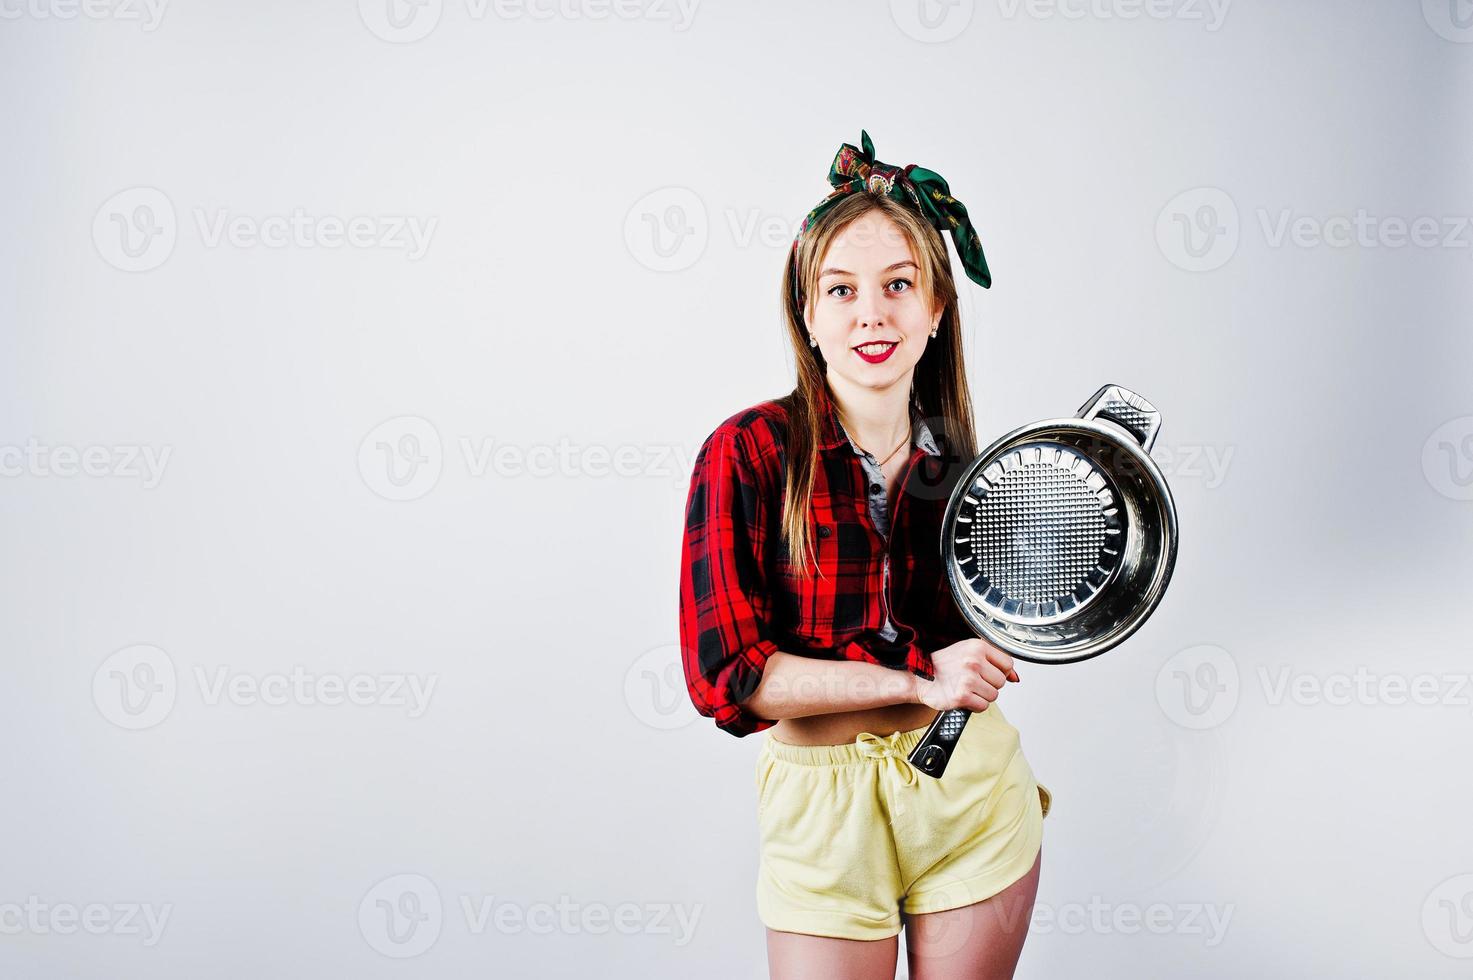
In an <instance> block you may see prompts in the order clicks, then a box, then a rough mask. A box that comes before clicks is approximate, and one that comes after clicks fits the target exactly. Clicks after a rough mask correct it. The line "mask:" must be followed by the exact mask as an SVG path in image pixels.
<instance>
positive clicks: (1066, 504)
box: [942, 406, 1176, 662]
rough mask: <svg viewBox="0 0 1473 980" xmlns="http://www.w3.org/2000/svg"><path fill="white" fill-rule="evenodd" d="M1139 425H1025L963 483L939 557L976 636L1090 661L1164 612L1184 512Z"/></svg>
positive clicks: (1027, 653) (1033, 652) (1033, 655)
mask: <svg viewBox="0 0 1473 980" xmlns="http://www.w3.org/2000/svg"><path fill="white" fill-rule="evenodd" d="M1124 407H1125V408H1128V407H1129V406H1124ZM1132 421H1137V420H1135V419H1133V418H1131V417H1129V416H1127V419H1126V421H1125V422H1124V423H1117V422H1115V421H1101V420H1094V419H1054V420H1050V421H1048V422H1040V423H1036V424H1035V425H1032V426H1026V427H1024V428H1023V429H1019V430H1017V431H1015V432H1013V433H1010V434H1009V435H1007V436H1004V437H1003V438H1002V439H1000V440H998V442H997V443H994V444H993V446H991V447H989V449H988V450H987V451H986V452H984V453H983V454H982V455H980V456H978V457H977V459H975V460H974V461H973V462H972V464H971V465H970V467H969V468H968V471H967V472H966V473H965V474H963V478H962V480H961V481H960V482H959V483H958V484H957V486H956V488H955V490H954V491H953V493H952V498H951V501H950V503H949V506H948V508H947V517H946V522H945V526H944V532H943V539H942V551H943V558H944V560H945V564H946V568H947V575H948V578H949V579H950V582H951V586H952V592H953V594H954V595H955V596H956V598H957V604H958V606H959V607H960V608H961V610H962V613H963V615H965V616H966V618H967V620H968V621H969V622H970V623H971V625H972V627H973V628H974V629H975V630H976V631H977V633H978V634H979V635H981V636H985V637H987V638H989V639H990V640H992V642H993V643H995V644H996V645H998V646H1000V647H1002V648H1003V649H1005V650H1007V651H1009V652H1010V653H1012V654H1014V655H1015V656H1018V657H1021V658H1022V659H1024V660H1033V661H1037V662H1068V661H1073V660H1082V659H1085V658H1087V657H1092V656H1095V655H1096V654H1098V653H1102V652H1104V651H1105V650H1107V649H1109V648H1110V647H1111V646H1114V645H1115V644H1116V643H1119V642H1120V641H1121V640H1123V639H1124V638H1125V637H1126V636H1128V635H1129V634H1130V633H1131V632H1133V631H1134V630H1135V628H1136V627H1137V626H1139V625H1140V623H1141V622H1142V621H1144V619H1145V618H1146V616H1148V615H1149V614H1150V612H1151V611H1152V610H1153V609H1154V608H1155V606H1156V604H1157V602H1158V601H1159V600H1160V597H1161V594H1162V593H1163V592H1164V590H1165V587H1166V582H1167V581H1168V579H1169V578H1170V575H1171V569H1172V565H1173V564H1174V561H1175V556H1176V514H1175V510H1174V507H1173V505H1172V502H1171V495H1170V491H1169V490H1168V489H1167V487H1166V483H1165V480H1164V479H1163V478H1162V477H1161V474H1160V471H1159V470H1158V469H1157V468H1156V466H1155V464H1154V463H1153V462H1152V461H1151V459H1150V457H1149V456H1148V455H1147V454H1146V453H1145V452H1143V451H1142V450H1141V449H1140V448H1139V445H1138V437H1137V433H1136V432H1135V431H1134V430H1135V428H1136V427H1135V426H1134V425H1131V424H1130V422H1132ZM1139 421H1140V422H1141V424H1145V423H1147V422H1149V418H1143V419H1142V420H1139Z"/></svg>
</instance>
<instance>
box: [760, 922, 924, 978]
mask: <svg viewBox="0 0 1473 980" xmlns="http://www.w3.org/2000/svg"><path fill="white" fill-rule="evenodd" d="M899 950H900V937H899V936H891V937H890V938H889V939H873V940H866V939H832V938H830V937H828V936H809V935H804V934H803V933H797V932H778V931H777V930H776V929H768V930H767V974H768V976H769V977H771V978H772V980H895V962H896V957H897V955H898V953H899Z"/></svg>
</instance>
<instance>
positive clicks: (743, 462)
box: [680, 426, 778, 737]
mask: <svg viewBox="0 0 1473 980" xmlns="http://www.w3.org/2000/svg"><path fill="white" fill-rule="evenodd" d="M742 444H743V440H742V433H741V430H739V429H735V428H731V427H728V426H723V427H721V428H719V429H717V430H716V431H715V432H713V433H712V434H711V436H710V437H709V438H707V440H706V442H705V443H704V444H703V445H702V446H701V449H700V451H699V452H698V453H697V454H696V460H695V468H694V471H693V473H692V475H691V483H690V493H689V495H688V496H687V498H686V507H685V542H684V550H683V553H682V557H681V565H680V650H681V660H682V662H683V664H684V667H685V677H686V687H687V689H688V690H689V692H690V696H691V701H692V702H694V704H695V706H696V710H697V711H699V712H700V713H701V714H702V715H704V716H705V717H708V718H714V719H715V721H716V725H717V726H718V727H719V728H721V729H722V730H724V731H727V732H730V733H731V734H732V735H735V736H737V737H741V736H744V735H750V734H753V733H756V732H760V731H763V730H765V729H768V728H771V727H772V726H773V725H775V724H777V722H776V721H775V720H772V719H767V718H760V717H758V716H757V715H754V714H753V713H752V712H751V711H750V710H749V709H748V708H746V707H745V706H744V705H743V704H742V703H741V702H742V700H743V699H744V698H747V697H749V696H750V695H751V694H752V692H754V691H755V690H756V689H757V685H758V682H759V681H761V679H762V670H763V668H764V667H765V666H766V664H767V661H768V660H769V659H770V658H771V657H772V655H773V654H774V653H776V652H777V651H778V646H777V643H776V642H774V640H773V635H772V630H771V626H770V622H771V621H770V618H769V617H770V615H771V611H772V598H771V595H770V593H769V591H768V583H767V582H766V572H765V570H764V564H763V560H762V558H763V555H764V554H765V547H766V542H767V534H768V528H769V527H770V524H769V518H770V517H771V516H772V515H771V514H770V513H769V511H770V503H769V501H768V500H767V499H765V497H764V494H763V492H762V487H761V485H760V484H759V482H758V480H757V479H756V476H755V474H754V471H753V467H752V465H751V463H750V462H749V460H748V458H747V457H746V456H745V455H744V453H743V450H742Z"/></svg>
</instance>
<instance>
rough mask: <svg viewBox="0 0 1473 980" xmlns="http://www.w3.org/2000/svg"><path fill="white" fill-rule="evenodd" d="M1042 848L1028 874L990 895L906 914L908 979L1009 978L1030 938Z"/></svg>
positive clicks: (985, 979) (961, 979)
mask: <svg viewBox="0 0 1473 980" xmlns="http://www.w3.org/2000/svg"><path fill="white" fill-rule="evenodd" d="M1042 864H1043V849H1042V848H1040V849H1039V851H1038V857H1036V858H1034V859H1033V867H1032V869H1031V870H1029V872H1028V873H1027V874H1025V875H1024V876H1023V877H1022V878H1019V879H1018V880H1017V881H1015V882H1013V883H1012V884H1011V885H1009V886H1008V887H1006V888H1004V889H1003V890H1002V891H1000V892H998V893H997V894H996V895H993V896H992V897H991V898H987V899H983V900H982V901H980V902H977V903H975V904H973V905H965V906H963V907H961V908H959V909H948V910H947V911H945V912H927V913H925V914H924V915H915V916H909V917H908V918H907V920H906V923H905V949H906V963H907V964H908V965H909V967H910V978H911V980H1010V978H1011V977H1012V975H1013V971H1014V970H1015V969H1016V968H1017V966H1018V957H1019V956H1021V955H1022V953H1023V941H1024V940H1025V939H1027V938H1028V923H1029V920H1030V919H1032V917H1033V900H1034V898H1035V897H1036V896H1037V894H1038V875H1039V870H1040V868H1041V867H1042Z"/></svg>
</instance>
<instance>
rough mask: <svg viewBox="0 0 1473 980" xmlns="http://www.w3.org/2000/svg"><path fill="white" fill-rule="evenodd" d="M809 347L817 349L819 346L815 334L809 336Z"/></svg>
mask: <svg viewBox="0 0 1473 980" xmlns="http://www.w3.org/2000/svg"><path fill="white" fill-rule="evenodd" d="M808 346H809V347H817V346H818V338H817V337H815V336H813V334H809V335H808Z"/></svg>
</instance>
